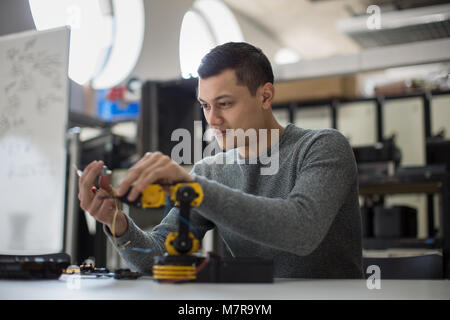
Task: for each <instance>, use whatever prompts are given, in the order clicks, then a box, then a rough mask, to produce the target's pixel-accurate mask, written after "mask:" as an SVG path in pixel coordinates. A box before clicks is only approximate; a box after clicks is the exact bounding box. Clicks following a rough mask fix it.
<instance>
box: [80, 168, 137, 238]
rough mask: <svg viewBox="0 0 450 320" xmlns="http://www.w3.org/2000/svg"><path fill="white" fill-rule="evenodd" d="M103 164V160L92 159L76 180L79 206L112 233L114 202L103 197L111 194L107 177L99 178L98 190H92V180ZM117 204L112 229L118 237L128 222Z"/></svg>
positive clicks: (126, 227)
mask: <svg viewBox="0 0 450 320" xmlns="http://www.w3.org/2000/svg"><path fill="white" fill-rule="evenodd" d="M103 165H104V163H103V161H93V162H91V163H90V164H89V165H88V166H87V167H86V168H85V169H84V171H83V174H82V175H81V177H80V179H79V180H78V190H79V192H78V199H79V200H80V207H81V208H82V209H83V210H85V211H87V212H89V214H90V215H91V216H93V217H94V218H95V220H97V221H99V222H101V223H103V224H105V225H106V226H107V227H108V228H109V230H110V231H111V233H112V232H113V230H112V229H113V228H112V227H113V226H112V224H113V218H114V213H115V212H116V203H115V201H114V199H112V198H107V199H105V197H109V196H111V195H112V192H113V190H112V187H111V186H110V181H109V177H104V179H101V181H100V189H99V190H97V191H96V192H95V193H94V192H93V191H92V187H93V186H94V181H95V179H96V178H97V177H98V175H99V174H100V171H101V170H102V168H103ZM117 206H118V207H117V209H118V210H119V212H118V213H117V217H116V223H115V226H114V229H115V230H114V231H115V236H116V237H120V236H121V235H123V234H124V233H125V231H127V229H128V222H127V219H126V217H125V215H124V214H123V212H122V211H121V210H120V205H119V203H117Z"/></svg>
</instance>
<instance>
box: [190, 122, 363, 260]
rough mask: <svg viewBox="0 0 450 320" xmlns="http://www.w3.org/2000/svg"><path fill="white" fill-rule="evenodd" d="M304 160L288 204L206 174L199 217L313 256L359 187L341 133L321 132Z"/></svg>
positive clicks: (252, 238)
mask: <svg viewBox="0 0 450 320" xmlns="http://www.w3.org/2000/svg"><path fill="white" fill-rule="evenodd" d="M304 150H305V151H304V155H302V156H300V157H299V159H300V160H299V163H298V166H297V177H296V182H295V185H294V187H293V189H292V190H291V192H290V194H289V195H288V197H287V198H286V199H281V198H268V197H262V196H257V195H252V194H247V193H243V192H242V191H240V190H236V189H232V188H229V187H227V186H224V185H222V184H219V183H217V182H215V181H213V180H209V179H207V178H205V177H204V176H201V175H196V176H195V179H196V181H198V182H199V183H200V184H201V186H202V188H203V190H204V200H203V202H202V204H201V205H200V206H199V207H198V210H199V212H200V213H201V214H202V215H203V216H204V217H205V218H206V219H208V220H211V221H212V222H213V223H214V224H216V225H217V226H218V227H224V228H227V229H229V230H233V232H236V233H238V234H239V235H240V236H242V237H244V238H246V239H248V240H250V241H255V242H257V243H260V244H262V245H265V246H269V247H273V248H275V249H278V250H283V251H287V252H290V253H293V254H296V255H300V256H304V255H308V254H310V253H311V252H313V251H314V250H315V248H317V247H318V246H319V244H320V243H321V242H322V240H323V238H324V237H325V236H326V234H327V232H328V230H329V228H330V226H331V224H332V222H333V220H334V218H335V216H336V215H337V213H338V212H339V210H340V208H341V207H342V206H343V204H344V202H345V200H346V198H347V197H348V195H349V192H350V189H351V188H355V187H357V180H356V179H357V170H356V163H355V159H354V155H353V151H352V149H351V147H350V145H349V143H348V141H347V140H346V138H345V137H344V136H343V135H342V134H340V133H339V132H338V131H336V130H321V131H320V133H318V134H316V135H315V136H314V137H313V138H312V139H310V140H309V145H308V146H307V147H306V149H304Z"/></svg>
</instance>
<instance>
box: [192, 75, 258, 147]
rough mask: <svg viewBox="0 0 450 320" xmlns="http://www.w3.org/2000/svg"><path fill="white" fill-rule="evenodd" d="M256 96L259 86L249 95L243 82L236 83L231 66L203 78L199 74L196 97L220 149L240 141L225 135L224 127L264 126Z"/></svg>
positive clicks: (225, 128)
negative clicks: (254, 92)
mask: <svg viewBox="0 0 450 320" xmlns="http://www.w3.org/2000/svg"><path fill="white" fill-rule="evenodd" d="M259 96H260V93H259V90H258V91H257V93H256V95H255V96H252V95H251V93H250V91H249V89H248V88H247V87H246V86H245V85H238V84H237V79H236V73H235V71H234V70H231V69H227V70H225V71H223V72H222V73H220V74H218V75H216V76H212V77H209V78H206V79H202V78H199V81H198V100H199V101H200V104H201V105H202V108H203V113H204V115H205V118H206V121H207V122H208V124H209V126H210V127H211V128H213V129H215V130H214V133H215V136H216V139H217V142H218V143H219V146H220V147H221V148H222V149H224V150H227V149H232V148H237V147H242V145H238V144H237V143H238V142H240V141H238V139H237V138H236V137H230V136H228V137H227V133H226V130H227V129H234V130H236V129H242V130H243V131H244V132H245V131H246V130H247V129H250V128H253V129H256V130H258V129H260V128H263V127H264V118H263V108H262V100H261V99H260V97H259ZM229 134H230V133H229ZM227 140H228V141H227ZM227 142H228V144H229V145H227ZM230 142H234V143H230Z"/></svg>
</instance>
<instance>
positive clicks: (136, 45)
mask: <svg viewBox="0 0 450 320" xmlns="http://www.w3.org/2000/svg"><path fill="white" fill-rule="evenodd" d="M29 3H30V9H31V13H32V15H33V20H34V23H35V25H36V29H37V30H47V29H51V28H56V27H62V26H66V25H68V26H70V27H71V36H70V56H69V77H70V78H71V79H72V80H73V81H75V82H77V83H78V84H80V85H85V84H87V83H89V82H90V81H91V83H92V86H93V87H94V88H95V89H105V88H110V87H113V86H115V85H117V84H119V83H120V82H121V81H123V80H124V79H125V78H126V77H127V76H128V75H129V73H130V72H131V71H132V69H133V68H134V66H135V65H136V62H137V59H138V58H139V55H140V52H141V48H142V42H143V38H144V27H145V26H144V20H145V17H144V5H143V2H142V0H128V1H123V0H122V1H119V0H113V1H111V0H29Z"/></svg>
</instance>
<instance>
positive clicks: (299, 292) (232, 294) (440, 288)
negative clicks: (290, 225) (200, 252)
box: [0, 278, 450, 300]
mask: <svg viewBox="0 0 450 320" xmlns="http://www.w3.org/2000/svg"><path fill="white" fill-rule="evenodd" d="M78 284H79V285H78ZM78 284H77V283H76V282H73V283H71V282H65V281H61V280H30V281H19V280H1V281H0V299H19V300H21V299H31V300H34V299H51V300H54V299H55V300H59V299H76V300H78V299H88V300H91V299H96V300H103V299H108V300H109V299H111V300H114V299H121V300H128V299H132V300H141V299H146V300H159V299H162V300H249V299H252V300H253V299H254V300H308V299H314V300H322V299H325V300H334V299H339V300H347V299H349V300H359V299H364V300H372V299H385V300H391V299H395V300H397V299H398V300H404V299H406V300H415V299H447V300H448V299H450V281H448V280H381V289H372V290H370V289H368V288H367V286H366V281H365V280H303V279H302V280H299V279H295V280H286V279H280V280H276V281H275V282H274V283H272V284H205V283H183V284H168V283H158V282H156V281H153V280H152V279H151V278H140V279H138V280H115V279H112V278H103V279H102V278H99V279H85V278H83V279H80V281H79V283H78Z"/></svg>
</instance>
